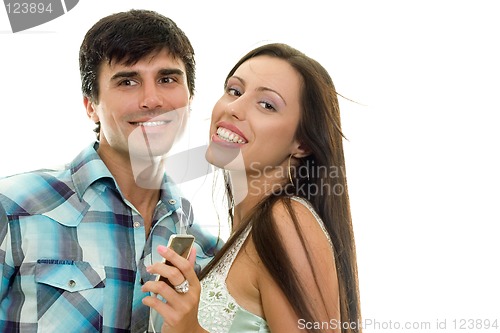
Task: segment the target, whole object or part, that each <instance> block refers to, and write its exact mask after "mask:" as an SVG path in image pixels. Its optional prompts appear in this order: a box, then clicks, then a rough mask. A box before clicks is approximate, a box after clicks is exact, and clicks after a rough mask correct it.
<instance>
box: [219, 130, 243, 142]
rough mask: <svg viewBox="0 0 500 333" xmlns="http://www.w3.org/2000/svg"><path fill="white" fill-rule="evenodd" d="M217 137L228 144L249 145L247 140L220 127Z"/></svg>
mask: <svg viewBox="0 0 500 333" xmlns="http://www.w3.org/2000/svg"><path fill="white" fill-rule="evenodd" d="M217 135H218V136H219V138H221V139H223V140H225V141H227V142H233V143H247V142H246V140H245V139H243V138H242V137H241V136H239V135H238V134H236V133H234V132H231V131H230V130H228V129H226V128H223V127H219V128H218V129H217Z"/></svg>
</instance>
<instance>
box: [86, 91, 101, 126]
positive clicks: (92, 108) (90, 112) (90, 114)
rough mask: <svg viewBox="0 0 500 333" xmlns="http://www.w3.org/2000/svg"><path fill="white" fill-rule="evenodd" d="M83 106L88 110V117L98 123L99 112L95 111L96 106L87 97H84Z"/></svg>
mask: <svg viewBox="0 0 500 333" xmlns="http://www.w3.org/2000/svg"><path fill="white" fill-rule="evenodd" d="M83 105H84V106H85V110H87V116H88V117H89V118H90V120H92V121H93V122H94V123H98V122H99V116H98V115H97V112H96V110H95V105H94V103H93V102H92V101H91V100H90V99H89V98H88V97H87V96H83Z"/></svg>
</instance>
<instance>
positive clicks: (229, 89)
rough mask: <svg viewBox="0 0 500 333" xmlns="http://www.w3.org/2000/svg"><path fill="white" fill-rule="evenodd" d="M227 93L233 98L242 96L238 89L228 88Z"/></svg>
mask: <svg viewBox="0 0 500 333" xmlns="http://www.w3.org/2000/svg"><path fill="white" fill-rule="evenodd" d="M227 93H228V94H229V95H233V96H238V97H239V96H241V92H240V91H239V90H238V89H236V88H227Z"/></svg>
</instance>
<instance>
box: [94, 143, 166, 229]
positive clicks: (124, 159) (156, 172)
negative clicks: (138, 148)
mask: <svg viewBox="0 0 500 333" xmlns="http://www.w3.org/2000/svg"><path fill="white" fill-rule="evenodd" d="M100 148H101V147H99V149H98V150H97V153H98V154H99V156H100V157H101V159H102V161H103V162H104V164H106V166H107V168H108V169H109V171H110V172H111V174H112V175H113V177H114V178H115V181H116V183H117V184H118V187H119V188H120V191H121V193H122V195H123V196H124V197H125V199H127V200H128V201H129V202H130V203H131V204H132V205H133V206H134V207H135V208H136V209H137V210H138V212H139V213H140V214H141V216H142V218H143V219H144V227H145V229H146V236H147V235H148V234H149V230H150V229H151V223H152V219H153V214H154V210H155V207H156V205H157V204H158V201H159V200H160V188H161V184H162V182H163V177H164V168H163V163H162V161H161V159H156V160H153V161H151V160H141V161H137V160H136V159H134V166H133V165H132V163H131V159H130V156H128V155H124V154H115V153H113V151H111V150H108V149H100Z"/></svg>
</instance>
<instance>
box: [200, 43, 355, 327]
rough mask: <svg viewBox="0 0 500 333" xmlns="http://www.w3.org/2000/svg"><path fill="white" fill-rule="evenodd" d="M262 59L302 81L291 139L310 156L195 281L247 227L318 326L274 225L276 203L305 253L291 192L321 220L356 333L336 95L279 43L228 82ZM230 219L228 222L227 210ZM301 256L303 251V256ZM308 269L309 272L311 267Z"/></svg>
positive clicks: (302, 58)
mask: <svg viewBox="0 0 500 333" xmlns="http://www.w3.org/2000/svg"><path fill="white" fill-rule="evenodd" d="M261 55H266V56H272V57H277V58H280V59H283V60H285V61H287V62H288V63H289V64H290V65H291V66H292V67H293V68H294V69H295V70H296V71H297V72H298V73H299V74H300V75H301V76H302V91H301V99H300V100H301V103H302V105H301V116H300V121H299V125H298V127H297V131H296V134H295V136H296V139H297V140H298V141H299V142H300V143H301V144H302V145H304V146H305V147H307V148H308V149H309V150H310V152H311V153H310V155H308V156H307V157H305V158H302V159H300V165H298V166H296V167H295V170H298V169H297V168H301V172H292V173H293V176H294V179H293V184H288V185H286V186H285V187H283V190H282V191H281V192H280V193H273V194H271V195H270V196H267V197H265V198H264V199H263V200H262V201H261V202H260V203H259V204H258V205H257V206H256V207H254V209H253V210H252V211H251V212H250V214H248V215H247V216H246V217H245V219H244V221H242V225H241V227H239V228H238V230H234V233H233V234H232V235H231V237H230V238H229V240H228V241H227V243H226V244H225V246H224V247H223V248H222V250H221V251H219V253H218V254H217V256H216V257H215V258H214V260H212V262H211V263H210V264H208V265H207V266H206V267H205V269H204V270H203V271H202V272H201V274H200V278H203V277H204V276H206V274H207V273H208V272H209V271H210V270H211V269H212V267H214V266H215V265H216V264H217V263H218V261H219V260H220V258H221V257H222V256H223V255H224V253H225V252H226V250H227V249H228V248H230V247H231V246H232V244H233V243H234V241H235V240H236V239H237V238H238V236H239V235H240V234H241V232H242V231H243V230H244V229H245V227H246V226H247V225H248V224H251V225H252V231H251V237H252V239H253V242H254V243H255V247H256V250H257V253H258V254H259V256H260V258H261V259H262V262H263V263H264V265H265V267H266V268H267V269H268V270H269V272H270V274H271V275H272V277H273V278H274V280H275V281H276V283H277V284H278V285H279V286H281V288H282V290H283V293H284V294H285V295H286V297H287V298H288V301H289V302H290V304H291V305H292V307H293V308H294V311H295V313H296V314H297V316H298V318H301V319H303V320H304V322H310V323H318V322H320V320H319V319H318V318H317V317H316V316H315V309H312V308H311V307H310V306H309V305H308V304H309V303H308V301H307V294H306V291H305V290H303V288H302V287H301V285H300V283H299V280H298V278H297V274H296V273H295V271H294V269H293V266H292V264H291V260H290V258H289V256H288V255H287V252H286V251H285V248H284V246H283V241H282V240H281V238H280V236H279V234H278V232H277V229H276V226H275V223H274V222H273V210H272V209H273V206H274V205H275V204H276V203H277V202H279V203H281V204H283V205H284V207H285V208H286V209H287V211H288V213H289V214H290V216H291V218H292V221H293V223H294V224H295V228H296V230H297V232H298V234H299V237H301V240H302V245H303V247H304V250H305V248H306V244H305V241H304V238H303V236H302V231H301V228H300V226H299V223H298V220H297V217H296V215H295V213H294V211H293V209H292V206H291V202H290V194H291V193H292V194H293V195H294V196H299V197H303V198H305V199H307V200H308V201H309V202H310V203H311V204H312V206H313V208H314V209H315V211H316V212H317V213H318V215H319V216H320V217H321V219H322V220H323V222H324V225H325V228H326V230H327V232H328V234H329V235H330V238H331V240H332V243H333V252H334V258H335V264H336V269H337V276H338V284H339V297H340V319H341V324H342V332H345V333H354V332H356V333H357V332H361V326H360V325H358V324H359V323H361V312H360V303H359V289H358V274H357V263H356V249H355V244H354V234H353V228H352V222H351V213H350V207H349V206H350V205H349V196H348V192H347V181H346V174H345V160H344V151H343V145H342V140H343V138H344V136H343V134H342V131H341V125H340V110H339V104H338V99H337V95H338V94H337V92H336V90H335V86H334V84H333V81H332V79H331V77H330V75H329V74H328V72H327V71H326V70H325V69H324V67H323V66H321V65H320V64H319V63H318V62H317V61H315V60H314V59H311V58H310V57H308V56H306V55H305V54H303V53H302V52H300V51H298V50H296V49H295V48H292V47H290V46H289V45H286V44H280V43H274V44H268V45H263V46H260V47H258V48H256V49H255V50H253V51H250V52H249V53H247V54H246V55H245V56H243V58H241V59H240V61H238V63H237V64H236V65H235V66H234V67H233V69H232V70H231V71H230V72H229V74H228V76H227V78H229V77H231V76H232V75H233V74H234V72H235V71H236V70H237V68H238V67H239V66H240V65H241V64H242V63H244V62H245V61H247V60H248V59H251V58H253V57H257V56H261ZM226 81H227V79H226ZM304 168H305V169H307V172H304V171H303V170H304ZM224 177H225V184H226V191H227V198H228V202H229V204H230V207H231V204H232V202H233V197H232V194H231V187H230V185H229V179H228V176H227V173H225V174H224ZM229 216H230V219H231V220H232V211H231V210H230V212H229ZM269 244H272V246H269ZM306 253H308V252H307V251H306ZM309 260H310V257H309ZM310 262H311V261H310ZM311 267H312V265H311ZM312 270H313V273H314V268H312ZM315 276H316V275H315ZM318 288H321V286H318ZM322 297H324V298H325V299H326V298H328V297H329V295H322ZM325 299H324V300H323V301H324V302H325ZM325 304H326V303H325ZM306 331H308V332H321V330H319V329H314V328H313V329H307V330H306Z"/></svg>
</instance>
